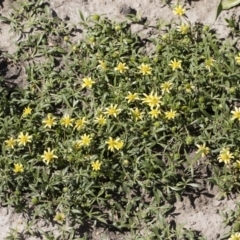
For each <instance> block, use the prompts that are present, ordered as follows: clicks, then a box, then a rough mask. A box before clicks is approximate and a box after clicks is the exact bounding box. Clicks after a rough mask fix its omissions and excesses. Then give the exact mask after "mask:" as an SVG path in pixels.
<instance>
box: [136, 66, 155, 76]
mask: <svg viewBox="0 0 240 240" xmlns="http://www.w3.org/2000/svg"><path fill="white" fill-rule="evenodd" d="M138 69H139V72H140V73H141V74H142V75H151V74H152V68H151V67H150V66H149V65H148V64H144V63H142V64H141V65H140V66H139V67H138Z"/></svg>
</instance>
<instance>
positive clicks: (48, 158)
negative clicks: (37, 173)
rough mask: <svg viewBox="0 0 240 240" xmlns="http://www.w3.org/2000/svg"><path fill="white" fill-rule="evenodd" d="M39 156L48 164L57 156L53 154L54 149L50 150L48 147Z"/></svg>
mask: <svg viewBox="0 0 240 240" xmlns="http://www.w3.org/2000/svg"><path fill="white" fill-rule="evenodd" d="M41 158H42V159H43V161H44V162H45V163H46V164H47V165H48V164H49V163H50V162H51V161H53V160H54V158H58V156H56V155H54V150H52V151H51V149H50V148H48V149H47V151H44V153H43V155H42V156H41Z"/></svg>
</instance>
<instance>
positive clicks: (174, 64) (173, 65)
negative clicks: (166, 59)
mask: <svg viewBox="0 0 240 240" xmlns="http://www.w3.org/2000/svg"><path fill="white" fill-rule="evenodd" d="M181 64H182V61H180V60H179V61H177V60H176V59H175V58H174V59H173V60H171V61H170V63H169V66H170V67H171V68H172V70H173V71H174V70H175V69H181V68H182V65H181Z"/></svg>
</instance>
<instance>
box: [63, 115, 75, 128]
mask: <svg viewBox="0 0 240 240" xmlns="http://www.w3.org/2000/svg"><path fill="white" fill-rule="evenodd" d="M73 121H74V119H73V118H70V116H69V114H65V115H64V116H63V117H62V118H61V119H60V124H61V125H63V126H64V127H65V128H67V127H69V126H71V127H72V126H73Z"/></svg>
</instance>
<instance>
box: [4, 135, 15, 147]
mask: <svg viewBox="0 0 240 240" xmlns="http://www.w3.org/2000/svg"><path fill="white" fill-rule="evenodd" d="M5 143H6V147H7V148H14V145H15V143H16V140H15V139H13V138H12V137H11V138H9V139H8V140H5Z"/></svg>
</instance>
